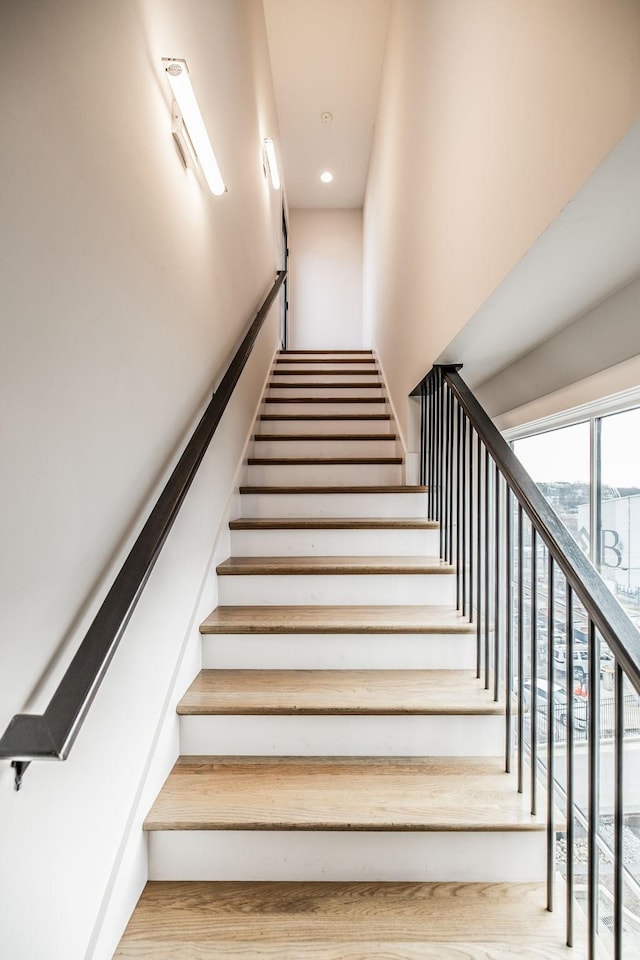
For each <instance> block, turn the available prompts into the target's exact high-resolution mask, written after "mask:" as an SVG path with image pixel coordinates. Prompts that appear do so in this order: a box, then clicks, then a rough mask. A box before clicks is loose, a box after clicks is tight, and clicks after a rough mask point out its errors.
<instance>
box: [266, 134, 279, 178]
mask: <svg viewBox="0 0 640 960" xmlns="http://www.w3.org/2000/svg"><path fill="white" fill-rule="evenodd" d="M264 152H265V156H266V158H267V169H268V170H269V176H270V177H271V186H272V187H273V189H274V190H279V189H280V174H279V173H278V160H277V158H276V145H275V143H274V142H273V140H272V138H271V137H265V141H264Z"/></svg>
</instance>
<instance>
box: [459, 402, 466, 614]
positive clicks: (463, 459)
mask: <svg viewBox="0 0 640 960" xmlns="http://www.w3.org/2000/svg"><path fill="white" fill-rule="evenodd" d="M461 426H462V439H461V449H462V457H461V463H462V479H461V488H462V489H461V494H460V500H461V507H462V509H461V519H462V530H461V531H460V543H461V546H462V549H461V552H460V558H459V560H458V564H459V566H460V568H461V570H462V592H461V596H460V609H461V611H462V615H463V616H464V615H465V613H466V610H467V472H466V469H465V468H466V449H467V417H466V414H465V413H463V414H462V423H461Z"/></svg>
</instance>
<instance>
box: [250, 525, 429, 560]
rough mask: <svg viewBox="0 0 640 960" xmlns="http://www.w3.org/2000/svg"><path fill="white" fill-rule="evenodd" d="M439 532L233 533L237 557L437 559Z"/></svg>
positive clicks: (253, 531)
mask: <svg viewBox="0 0 640 960" xmlns="http://www.w3.org/2000/svg"><path fill="white" fill-rule="evenodd" d="M439 544H440V533H439V531H438V530H232V531H231V555H232V556H234V557H307V556H308V557H313V556H318V557H322V556H324V557H371V556H374V555H375V556H379V557H384V556H387V557H397V556H401V555H402V556H412V557H417V556H427V557H429V556H436V555H437V553H438V550H439Z"/></svg>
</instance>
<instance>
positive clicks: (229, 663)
mask: <svg viewBox="0 0 640 960" xmlns="http://www.w3.org/2000/svg"><path fill="white" fill-rule="evenodd" d="M202 666H203V667H204V668H205V669H206V668H208V669H213V670H215V669H218V670H251V669H253V670H455V669H459V670H474V669H475V667H476V635H475V633H441V634H432V633H426V634H423V633H418V634H415V633H411V634H404V633H355V634H353V633H351V634H347V633H286V634H282V633H276V634H246V633H239V634H207V635H204V636H203V637H202Z"/></svg>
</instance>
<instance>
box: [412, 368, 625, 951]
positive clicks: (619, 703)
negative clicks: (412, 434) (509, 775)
mask: <svg viewBox="0 0 640 960" xmlns="http://www.w3.org/2000/svg"><path fill="white" fill-rule="evenodd" d="M460 368H461V367H460V365H458V364H455V365H436V366H435V367H434V368H433V369H432V370H431V371H430V373H429V374H427V376H426V377H425V378H424V379H423V380H422V381H421V382H420V383H419V384H418V386H417V387H416V388H415V389H414V390H413V391H412V394H411V396H413V397H415V398H416V399H418V400H419V401H420V404H421V433H420V482H421V483H423V484H426V485H427V490H428V494H427V510H428V515H429V517H430V518H431V519H433V520H436V521H438V522H439V524H440V556H441V558H442V559H443V560H444V561H447V562H449V563H452V564H454V566H455V570H456V605H457V608H458V610H459V611H460V612H461V613H462V614H463V615H464V616H468V618H469V620H471V621H474V622H475V624H476V635H477V644H476V675H477V677H478V678H481V677H482V674H483V672H484V686H485V688H486V689H487V690H489V689H490V688H491V687H492V688H493V696H494V699H495V700H498V699H499V697H500V691H501V690H503V691H504V710H505V720H506V724H505V733H506V736H505V770H506V771H507V772H510V770H511V763H512V754H513V753H514V751H515V752H516V753H517V789H518V792H519V793H524V791H525V758H526V757H527V758H528V779H529V788H528V792H529V794H530V802H531V813H532V815H534V816H535V815H539V814H541V813H543V811H542V809H541V805H540V804H539V797H538V795H539V791H540V787H541V786H542V781H544V786H545V793H546V804H545V809H544V815H545V820H546V836H547V908H548V909H549V910H553V909H554V886H555V869H556V863H555V849H556V847H555V842H556V829H560V828H559V827H558V828H556V825H555V822H554V817H555V810H556V807H557V804H558V802H560V803H561V804H562V805H563V806H564V807H565V812H566V850H567V855H566V885H565V888H566V925H567V944H568V945H569V946H571V945H572V944H573V940H574V923H575V920H576V916H577V912H576V911H574V906H573V902H574V893H575V889H576V887H575V869H574V860H575V824H576V823H578V822H579V823H583V822H584V824H585V825H586V826H585V829H586V833H587V852H588V874H587V904H586V923H587V934H588V937H587V943H588V957H589V960H595V958H596V954H597V951H598V936H599V920H598V897H599V889H600V886H599V876H600V867H599V860H598V856H599V852H598V851H599V849H600V846H601V842H602V840H601V837H600V835H599V832H598V831H599V827H598V824H599V817H600V796H599V789H600V744H601V740H602V737H603V726H602V707H603V700H602V696H601V692H600V678H601V671H602V668H603V664H602V661H601V657H602V655H603V652H604V651H606V649H607V647H608V649H609V652H610V654H611V655H612V663H611V666H610V667H607V668H606V669H607V670H609V669H611V670H612V674H613V677H612V679H613V689H614V697H613V702H612V703H610V704H609V708H610V709H609V713H611V714H612V715H611V716H608V718H607V720H606V723H607V725H608V726H607V731H606V732H607V735H608V736H609V735H611V736H612V740H613V761H614V770H613V795H614V830H613V832H614V842H613V884H614V890H613V894H612V898H611V899H612V901H613V904H614V918H613V931H612V933H613V948H614V958H615V960H621V957H622V938H623V908H624V904H623V883H624V882H625V876H626V875H627V873H628V871H626V867H625V863H624V835H623V834H624V831H623V814H624V803H623V797H624V792H623V777H624V750H623V747H624V737H625V732H626V720H627V717H626V714H625V681H626V680H629V681H630V682H631V684H632V685H633V686H634V688H635V690H636V691H637V692H638V693H640V634H639V633H638V631H637V630H636V628H635V626H634V625H633V623H632V622H631V620H630V619H629V617H628V616H627V614H626V612H625V611H624V610H623V608H622V607H621V606H620V605H619V603H618V602H617V600H616V599H615V598H614V597H613V596H612V594H611V592H610V591H609V589H608V587H607V585H606V583H605V582H604V580H603V579H602V578H601V576H600V575H599V573H598V572H597V571H596V569H595V568H594V567H593V566H592V565H591V563H590V562H589V561H588V560H587V558H586V556H585V555H584V554H583V552H582V551H581V549H580V548H579V546H578V544H577V543H576V541H575V540H574V539H573V537H572V536H571V534H570V533H569V531H568V530H567V529H566V527H565V526H564V524H563V523H562V521H561V520H560V518H559V517H558V516H557V514H556V513H555V511H554V510H553V508H552V507H551V505H550V504H549V503H548V502H547V500H546V499H545V497H544V496H543V494H542V493H541V492H540V490H539V489H538V487H537V485H536V484H535V482H534V481H533V479H532V478H531V477H530V476H529V474H528V473H527V471H526V470H525V469H524V467H523V466H522V464H521V463H520V461H519V460H518V458H517V457H516V456H515V454H514V453H513V451H512V450H511V448H510V446H509V445H508V444H507V442H506V441H505V440H504V438H503V437H502V435H501V434H500V432H499V431H498V429H497V428H496V427H495V425H494V424H493V422H492V420H491V419H490V417H489V416H488V415H487V413H486V412H485V411H484V410H483V408H482V406H481V405H480V403H479V402H478V400H477V399H476V398H475V396H474V395H473V393H472V392H471V390H470V389H469V388H468V386H467V385H466V384H465V382H464V380H463V379H462V377H461V376H460V374H459V372H458V371H459V370H460ZM594 534H595V535H596V536H597V531H594ZM516 544H517V549H516V546H515V545H516ZM525 545H526V549H525ZM545 553H546V563H545V562H544V561H545ZM541 585H542V586H541ZM545 589H546V597H545V596H544V593H541V591H544V590H545ZM514 594H515V598H514ZM541 598H542V599H541ZM577 601H580V603H581V604H582V607H583V608H584V615H585V617H586V623H587V629H586V636H587V657H588V667H587V668H586V671H585V669H584V666H583V667H582V675H583V677H587V678H588V685H587V686H588V689H587V695H586V699H581V698H580V697H577V696H576V684H575V680H576V679H577V678H578V672H579V671H578V669H575V670H574V655H575V654H576V653H578V647H577V644H578V639H577V638H578V634H577V633H576V629H575V621H574V605H575V603H576V602H577ZM545 602H546V607H547V609H546V612H545V611H544V603H545ZM558 607H560V608H562V609H563V613H562V616H561V617H560V619H558V616H557V614H556V611H557V610H558ZM527 614H528V620H529V623H528V630H527V636H526V637H525V623H526V619H527ZM541 636H542V637H543V640H542V642H541V641H540V638H541ZM556 637H559V638H561V639H563V641H564V642H563V643H562V644H561V647H560V649H561V652H562V653H564V655H565V657H566V659H565V660H564V661H560V663H559V664H558V665H556V663H555V659H556V648H555V639H556ZM603 642H604V645H606V646H603V645H602V644H603ZM578 656H580V654H579V653H578ZM527 660H528V662H529V674H528V676H527V677H526V678H525V661H527ZM558 679H562V684H560V683H558V682H557V680H558ZM525 684H526V686H527V700H526V701H525V694H524V691H525ZM578 692H581V693H583V692H584V691H583V690H582V684H581V686H580V688H579V691H578ZM558 697H560V699H561V702H562V704H563V706H562V709H561V711H560V714H561V719H562V723H563V724H566V729H565V730H564V731H563V732H564V734H565V735H564V737H560V736H559V735H558V730H557V724H555V723H553V722H540V721H541V719H542V721H545V720H546V719H548V717H547V715H549V716H554V715H555V708H554V707H553V706H552V704H553V703H554V702H558ZM514 700H515V703H517V716H516V718H515V721H516V722H515V724H514V725H512V721H513V719H514V718H513V716H512V715H513V710H514ZM627 706H628V704H627ZM525 708H526V709H525ZM527 711H528V712H529V716H530V723H529V724H528V733H527V732H526V731H525V712H527ZM514 727H515V730H514ZM514 734H515V735H514ZM580 739H584V740H585V742H586V744H587V753H588V803H587V809H586V811H582V810H580V808H579V807H578V805H577V803H576V799H575V790H574V780H575V776H574V756H575V750H574V744H575V742H576V741H579V740H580ZM559 740H562V741H563V742H564V743H565V744H566V749H565V751H564V756H563V762H564V763H565V765H566V791H565V790H564V789H563V788H561V786H559V785H558V781H557V779H556V769H557V767H556V763H557V758H556V749H557V742H558V741H559ZM541 753H542V754H544V760H543V758H542V756H541ZM581 817H582V820H581V819H580V818H581ZM562 829H564V828H562ZM636 889H637V884H636Z"/></svg>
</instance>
